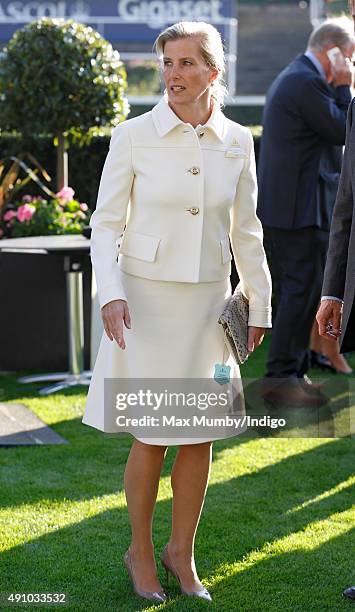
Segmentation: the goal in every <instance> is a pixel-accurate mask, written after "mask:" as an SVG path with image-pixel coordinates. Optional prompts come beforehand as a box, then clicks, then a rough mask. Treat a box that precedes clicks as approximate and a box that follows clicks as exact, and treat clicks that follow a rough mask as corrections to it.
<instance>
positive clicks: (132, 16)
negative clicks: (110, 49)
mask: <svg viewBox="0 0 355 612" xmlns="http://www.w3.org/2000/svg"><path fill="white" fill-rule="evenodd" d="M117 8H118V14H119V16H120V17H121V18H122V19H124V20H125V21H127V22H131V23H133V22H137V21H145V22H147V23H148V24H151V23H155V24H156V23H157V22H158V23H172V22H176V21H183V20H185V21H186V20H188V21H193V20H196V19H197V20H198V19H210V20H213V19H218V18H221V17H223V14H222V13H221V12H220V11H221V8H222V2H221V1H220V0H210V1H209V0H197V2H196V1H193V0H184V1H183V2H178V1H177V0H140V1H136V2H135V1H134V0H118V5H117Z"/></svg>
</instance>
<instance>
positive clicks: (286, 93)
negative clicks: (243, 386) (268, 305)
mask: <svg viewBox="0 0 355 612" xmlns="http://www.w3.org/2000/svg"><path fill="white" fill-rule="evenodd" d="M334 47H338V48H339V49H340V53H339V54H338V56H337V57H336V60H337V61H336V62H335V61H331V60H330V59H329V56H328V53H327V52H328V51H329V50H330V49H332V48H334ZM353 52H354V37H353V34H352V32H351V31H350V30H349V29H348V28H346V27H345V26H343V25H341V24H339V23H337V22H336V21H334V22H332V21H328V22H325V23H323V24H322V25H321V26H319V27H318V28H317V29H315V30H314V31H313V32H312V34H311V36H310V38H309V41H308V48H307V50H306V52H305V53H304V54H301V55H299V56H298V57H297V58H296V59H295V60H294V61H293V62H291V64H290V65H289V66H287V68H285V69H284V70H283V71H282V72H281V74H280V75H279V76H278V77H277V78H276V80H275V81H274V83H273V84H272V85H271V87H270V89H269V91H268V95H267V99H266V104H265V109H264V115H263V136H262V140H261V148H260V156H259V164H258V182H259V200H258V215H259V217H260V219H261V222H262V224H263V227H264V234H265V243H266V250H267V252H268V256H269V259H270V267H271V272H272V275H273V280H274V292H275V294H276V300H277V312H276V317H275V320H274V323H273V332H272V337H271V346H270V352H269V356H268V362H267V372H266V376H265V378H264V381H263V394H264V397H265V399H268V400H270V401H272V402H273V403H274V404H276V405H277V404H280V405H282V404H283V403H284V402H285V401H287V403H288V405H294V406H318V405H321V404H322V403H324V402H325V398H324V396H322V394H321V393H320V392H319V389H316V388H315V385H312V384H311V383H310V381H309V379H308V378H307V377H306V376H305V374H306V372H307V369H308V344H309V337H310V332H311V328H312V324H313V321H314V317H315V314H316V310H317V306H318V303H319V299H320V295H321V286H322V278H323V270H324V263H325V257H326V250H327V245H328V233H329V211H328V212H326V214H324V213H325V211H324V210H322V209H321V208H320V207H319V199H318V198H317V183H318V179H319V168H320V160H321V157H322V154H323V152H324V151H325V150H326V149H327V148H328V147H329V146H334V147H340V146H341V145H342V144H343V143H344V141H345V125H346V113H347V109H348V105H349V103H350V99H351V94H350V88H349V86H350V84H351V82H352V70H351V66H350V58H351V57H352V55H353ZM338 153H339V152H338ZM316 391H318V392H316Z"/></svg>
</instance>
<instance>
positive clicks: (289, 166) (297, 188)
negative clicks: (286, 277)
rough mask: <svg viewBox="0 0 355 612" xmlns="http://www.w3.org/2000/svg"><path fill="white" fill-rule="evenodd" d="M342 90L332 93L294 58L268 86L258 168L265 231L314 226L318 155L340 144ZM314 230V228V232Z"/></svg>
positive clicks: (345, 100) (345, 90)
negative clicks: (270, 228) (266, 229)
mask: <svg viewBox="0 0 355 612" xmlns="http://www.w3.org/2000/svg"><path fill="white" fill-rule="evenodd" d="M350 99H351V96H350V90H349V87H347V86H345V85H344V86H340V87H337V88H335V89H334V88H333V87H331V86H330V85H328V84H327V83H326V81H325V80H324V79H323V78H322V77H321V76H320V74H319V73H318V71H317V70H316V68H315V66H314V65H313V64H312V62H311V61H310V60H309V59H308V58H307V57H306V56H305V55H303V54H301V55H299V56H298V57H297V58H296V59H295V60H294V61H293V62H292V63H291V64H290V65H289V66H287V68H285V69H284V70H283V71H282V72H281V74H279V76H278V77H277V78H276V80H275V81H274V82H273V84H272V85H271V87H270V89H269V91H268V94H267V98H266V104H265V109H264V114H263V135H262V139H261V146H260V155H259V163H258V183H259V200H258V211H257V212H258V216H259V218H260V220H261V222H262V223H263V225H265V226H269V227H278V228H285V229H298V228H301V227H309V226H314V225H318V226H319V217H320V214H321V211H319V210H317V199H316V190H317V181H318V173H319V164H320V158H321V154H322V151H323V150H324V147H326V146H328V145H342V144H344V141H345V125H346V113H347V109H348V106H349V103H350ZM319 227H320V226H319Z"/></svg>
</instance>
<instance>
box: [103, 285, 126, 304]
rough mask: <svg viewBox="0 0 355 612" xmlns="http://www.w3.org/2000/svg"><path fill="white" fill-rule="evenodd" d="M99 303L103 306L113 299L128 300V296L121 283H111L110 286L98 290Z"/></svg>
mask: <svg viewBox="0 0 355 612" xmlns="http://www.w3.org/2000/svg"><path fill="white" fill-rule="evenodd" d="M98 296H99V303H100V307H101V308H103V307H104V306H105V305H106V304H108V303H109V302H112V301H113V300H125V301H126V302H127V298H126V295H125V292H124V291H123V288H122V286H120V285H118V284H117V285H110V286H108V287H104V288H103V289H100V290H99V291H98Z"/></svg>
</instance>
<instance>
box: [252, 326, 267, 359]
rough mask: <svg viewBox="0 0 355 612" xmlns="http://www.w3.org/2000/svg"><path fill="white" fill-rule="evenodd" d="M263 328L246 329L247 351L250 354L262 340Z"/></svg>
mask: <svg viewBox="0 0 355 612" xmlns="http://www.w3.org/2000/svg"><path fill="white" fill-rule="evenodd" d="M264 334H265V328H264V327H248V351H249V353H252V352H253V351H254V350H255V349H256V348H257V347H258V346H260V344H261V343H262V341H263V340H264Z"/></svg>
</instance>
